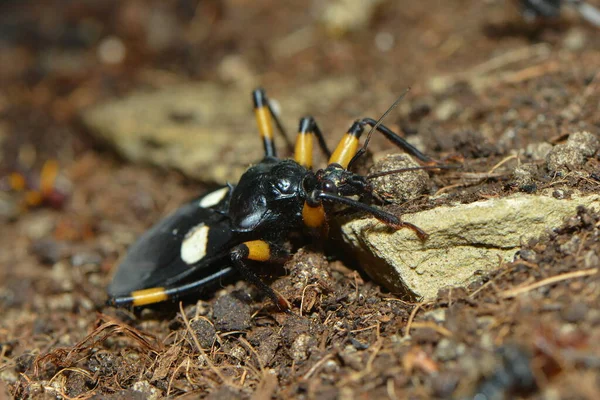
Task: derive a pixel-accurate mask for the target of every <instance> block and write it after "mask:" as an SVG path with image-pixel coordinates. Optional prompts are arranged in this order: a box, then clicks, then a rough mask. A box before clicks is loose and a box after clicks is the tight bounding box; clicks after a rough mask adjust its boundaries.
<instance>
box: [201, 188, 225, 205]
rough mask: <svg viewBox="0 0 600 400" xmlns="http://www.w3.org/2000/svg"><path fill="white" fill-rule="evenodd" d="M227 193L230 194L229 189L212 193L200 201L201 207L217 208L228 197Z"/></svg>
mask: <svg viewBox="0 0 600 400" xmlns="http://www.w3.org/2000/svg"><path fill="white" fill-rule="evenodd" d="M227 192H229V188H228V187H224V188H221V189H217V190H215V191H214V192H210V193H209V194H207V195H206V196H204V197H203V198H202V199H201V200H200V203H199V204H200V207H202V208H208V207H212V206H216V205H217V204H219V203H220V202H221V200H223V199H224V198H225V196H227Z"/></svg>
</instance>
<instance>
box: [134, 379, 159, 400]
mask: <svg viewBox="0 0 600 400" xmlns="http://www.w3.org/2000/svg"><path fill="white" fill-rule="evenodd" d="M131 388H132V389H133V390H135V391H136V392H140V393H143V394H144V395H145V396H146V399H148V400H155V399H160V398H161V397H162V392H161V390H160V389H158V388H156V387H154V386H152V385H151V384H150V382H148V381H139V382H136V383H134V384H133V386H132V387H131Z"/></svg>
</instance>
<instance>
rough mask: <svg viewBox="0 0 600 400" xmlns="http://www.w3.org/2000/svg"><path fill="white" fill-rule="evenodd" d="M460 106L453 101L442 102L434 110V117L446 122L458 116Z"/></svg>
mask: <svg viewBox="0 0 600 400" xmlns="http://www.w3.org/2000/svg"><path fill="white" fill-rule="evenodd" d="M459 110H460V104H459V103H458V102H457V101H456V100H453V99H447V100H444V101H442V102H441V103H440V104H439V105H438V106H437V107H436V108H435V110H434V115H435V117H436V118H437V119H438V120H440V121H447V120H449V119H450V118H452V117H454V116H455V115H456V114H458V112H459Z"/></svg>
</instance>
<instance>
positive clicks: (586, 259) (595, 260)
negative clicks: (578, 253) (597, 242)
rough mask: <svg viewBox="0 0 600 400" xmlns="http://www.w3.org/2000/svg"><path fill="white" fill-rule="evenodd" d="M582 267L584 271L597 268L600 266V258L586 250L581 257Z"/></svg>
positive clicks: (593, 252) (591, 251)
mask: <svg viewBox="0 0 600 400" xmlns="http://www.w3.org/2000/svg"><path fill="white" fill-rule="evenodd" d="M583 266H584V267H585V268H586V269H589V268H597V267H599V266H600V257H598V254H596V252H595V251H594V250H588V251H587V252H586V253H585V255H584V256H583Z"/></svg>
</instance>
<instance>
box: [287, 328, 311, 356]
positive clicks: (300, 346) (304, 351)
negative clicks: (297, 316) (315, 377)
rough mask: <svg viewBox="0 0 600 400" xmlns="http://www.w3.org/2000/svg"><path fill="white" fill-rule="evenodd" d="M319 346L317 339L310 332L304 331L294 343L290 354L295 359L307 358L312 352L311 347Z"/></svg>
mask: <svg viewBox="0 0 600 400" xmlns="http://www.w3.org/2000/svg"><path fill="white" fill-rule="evenodd" d="M316 346H317V340H316V339H315V338H314V337H312V336H311V335H309V334H306V333H302V334H300V335H299V336H298V337H297V338H296V340H294V342H293V343H292V346H291V348H290V355H291V356H292V359H294V360H295V361H304V360H306V359H307V358H308V357H309V356H310V353H311V349H312V348H314V347H316Z"/></svg>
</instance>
